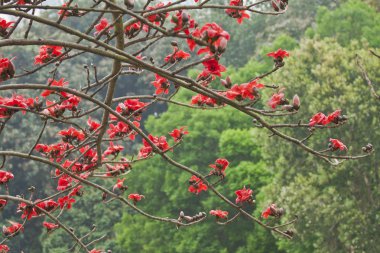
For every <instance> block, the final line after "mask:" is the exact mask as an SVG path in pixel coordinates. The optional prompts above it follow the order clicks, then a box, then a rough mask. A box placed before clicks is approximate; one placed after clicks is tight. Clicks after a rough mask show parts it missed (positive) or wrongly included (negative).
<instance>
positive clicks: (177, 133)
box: [169, 127, 189, 142]
mask: <svg viewBox="0 0 380 253" xmlns="http://www.w3.org/2000/svg"><path fill="white" fill-rule="evenodd" d="M186 134H189V132H188V131H186V130H185V127H181V128H180V129H174V130H173V131H171V132H170V133H169V135H170V136H171V137H173V139H174V141H175V142H179V141H181V140H182V137H183V136H184V135H186Z"/></svg>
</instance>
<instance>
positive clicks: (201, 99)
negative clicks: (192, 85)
mask: <svg viewBox="0 0 380 253" xmlns="http://www.w3.org/2000/svg"><path fill="white" fill-rule="evenodd" d="M191 104H192V105H199V106H202V105H208V106H214V105H216V104H217V102H216V100H215V99H213V98H210V97H207V96H204V95H202V94H198V95H196V96H194V97H192V98H191Z"/></svg>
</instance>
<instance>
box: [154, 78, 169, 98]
mask: <svg viewBox="0 0 380 253" xmlns="http://www.w3.org/2000/svg"><path fill="white" fill-rule="evenodd" d="M152 84H153V86H154V87H156V93H155V94H156V95H159V94H161V93H164V94H168V93H169V87H170V83H169V81H168V79H166V78H164V77H162V76H159V75H158V74H156V80H154V81H153V82H152Z"/></svg>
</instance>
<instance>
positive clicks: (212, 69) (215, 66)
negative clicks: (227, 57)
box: [202, 59, 226, 76]
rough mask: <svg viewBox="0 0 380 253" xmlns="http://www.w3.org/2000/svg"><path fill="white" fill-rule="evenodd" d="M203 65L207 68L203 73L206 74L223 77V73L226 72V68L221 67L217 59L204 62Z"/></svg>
mask: <svg viewBox="0 0 380 253" xmlns="http://www.w3.org/2000/svg"><path fill="white" fill-rule="evenodd" d="M202 64H203V66H204V67H205V69H204V70H203V72H206V73H208V74H212V75H216V76H221V72H224V71H226V67H224V66H223V65H220V64H219V62H218V61H217V60H216V59H210V60H205V61H203V62H202Z"/></svg>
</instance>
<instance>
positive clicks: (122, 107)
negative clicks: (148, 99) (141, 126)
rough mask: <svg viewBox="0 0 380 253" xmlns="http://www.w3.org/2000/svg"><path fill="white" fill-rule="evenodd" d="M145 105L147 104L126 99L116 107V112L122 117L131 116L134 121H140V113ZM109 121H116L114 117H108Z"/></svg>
mask: <svg viewBox="0 0 380 253" xmlns="http://www.w3.org/2000/svg"><path fill="white" fill-rule="evenodd" d="M146 105H147V103H143V102H141V101H140V100H138V99H127V100H125V101H124V103H120V104H119V105H118V106H117V107H116V111H117V112H118V113H119V114H121V115H122V116H130V115H132V114H133V116H134V118H135V119H136V120H141V113H142V111H143V109H144V107H145V106H146ZM136 111H138V112H136ZM110 119H111V120H117V118H116V117H115V116H114V115H110Z"/></svg>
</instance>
